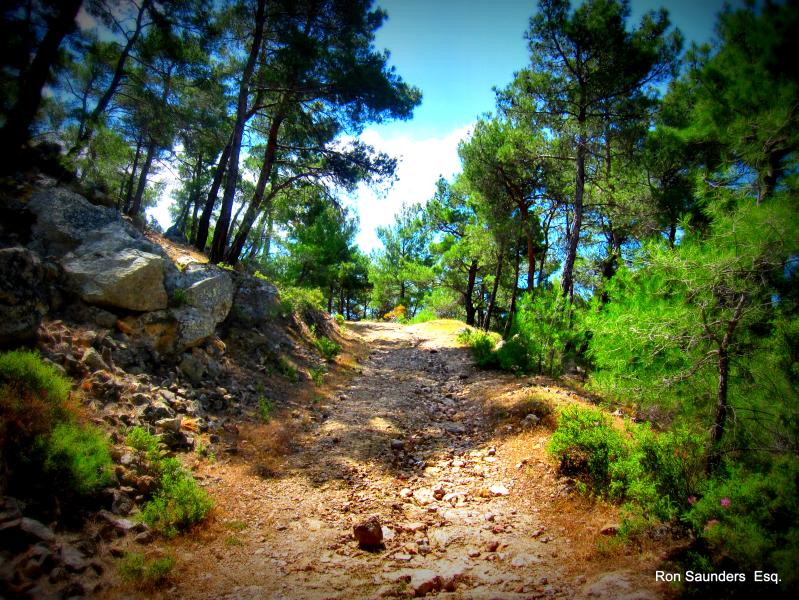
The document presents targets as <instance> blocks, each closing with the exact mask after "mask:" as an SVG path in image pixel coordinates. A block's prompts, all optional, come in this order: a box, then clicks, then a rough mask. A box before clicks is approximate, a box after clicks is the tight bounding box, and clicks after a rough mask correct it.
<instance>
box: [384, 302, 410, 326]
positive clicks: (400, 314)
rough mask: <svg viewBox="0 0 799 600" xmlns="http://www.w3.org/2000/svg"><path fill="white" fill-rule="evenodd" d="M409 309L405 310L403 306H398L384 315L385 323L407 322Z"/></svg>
mask: <svg viewBox="0 0 799 600" xmlns="http://www.w3.org/2000/svg"><path fill="white" fill-rule="evenodd" d="M407 312H408V309H406V308H405V306H403V305H402V304H398V305H397V306H395V307H394V308H392V309H391V310H390V311H388V312H387V313H386V314H384V315H383V320H384V321H398V322H400V323H401V322H403V321H404V320H405V315H406V314H407Z"/></svg>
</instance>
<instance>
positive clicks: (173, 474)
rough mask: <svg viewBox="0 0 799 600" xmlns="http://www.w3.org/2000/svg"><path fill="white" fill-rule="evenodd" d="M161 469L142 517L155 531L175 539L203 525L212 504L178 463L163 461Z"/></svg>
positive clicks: (171, 459)
mask: <svg viewBox="0 0 799 600" xmlns="http://www.w3.org/2000/svg"><path fill="white" fill-rule="evenodd" d="M160 467H161V470H162V475H161V482H160V488H159V490H158V491H157V492H156V493H155V495H154V496H153V498H152V499H151V500H150V501H149V502H147V503H146V504H145V505H144V507H143V509H142V513H141V515H142V519H143V520H144V522H145V523H147V524H148V525H149V526H150V527H152V528H153V529H154V530H156V531H159V532H161V533H162V534H163V535H165V536H166V537H174V536H176V535H177V534H178V533H179V532H180V531H183V530H185V529H187V528H188V527H190V526H191V525H193V524H194V523H197V522H199V521H202V520H203V519H204V518H205V517H206V516H207V515H208V512H209V511H210V510H211V508H213V501H212V500H211V498H210V497H209V496H208V493H207V492H206V491H205V490H204V489H202V488H201V487H199V486H198V485H197V482H196V481H195V480H194V478H193V477H192V476H191V474H190V473H188V472H187V471H186V470H185V469H183V467H182V466H181V465H180V463H179V462H178V461H177V459H174V458H170V459H164V460H163V461H162V462H161V464H160Z"/></svg>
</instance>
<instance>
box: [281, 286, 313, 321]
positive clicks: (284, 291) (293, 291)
mask: <svg viewBox="0 0 799 600" xmlns="http://www.w3.org/2000/svg"><path fill="white" fill-rule="evenodd" d="M280 300H281V303H282V305H283V311H284V312H286V313H297V314H300V315H304V314H305V313H307V312H309V311H324V295H323V294H322V292H321V290H319V289H316V288H302V287H291V286H285V287H281V288H280Z"/></svg>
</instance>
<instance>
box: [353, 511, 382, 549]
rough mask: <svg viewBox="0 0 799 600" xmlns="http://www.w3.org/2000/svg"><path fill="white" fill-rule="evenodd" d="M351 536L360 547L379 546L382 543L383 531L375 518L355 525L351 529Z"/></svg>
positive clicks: (372, 517)
mask: <svg viewBox="0 0 799 600" xmlns="http://www.w3.org/2000/svg"><path fill="white" fill-rule="evenodd" d="M352 534H353V536H355V539H356V540H358V544H359V545H361V546H367V547H369V546H379V545H380V544H382V543H383V529H382V527H381V524H380V519H379V518H378V517H377V516H371V517H369V518H368V519H365V520H363V521H361V522H360V523H357V524H356V525H355V526H354V527H353V528H352Z"/></svg>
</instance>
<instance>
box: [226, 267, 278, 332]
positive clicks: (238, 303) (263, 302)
mask: <svg viewBox="0 0 799 600" xmlns="http://www.w3.org/2000/svg"><path fill="white" fill-rule="evenodd" d="M233 306H234V308H233V310H232V311H231V315H230V318H231V320H232V321H234V322H235V323H236V324H238V325H243V326H245V327H254V326H256V325H258V324H259V323H263V322H264V321H268V320H270V319H274V318H275V315H277V314H278V313H279V311H280V298H279V297H278V292H277V288H276V287H275V286H274V285H273V284H271V283H269V282H267V281H263V280H262V279H258V278H255V277H246V278H242V279H241V281H240V282H239V285H238V289H237V290H236V294H235V296H234V298H233Z"/></svg>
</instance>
